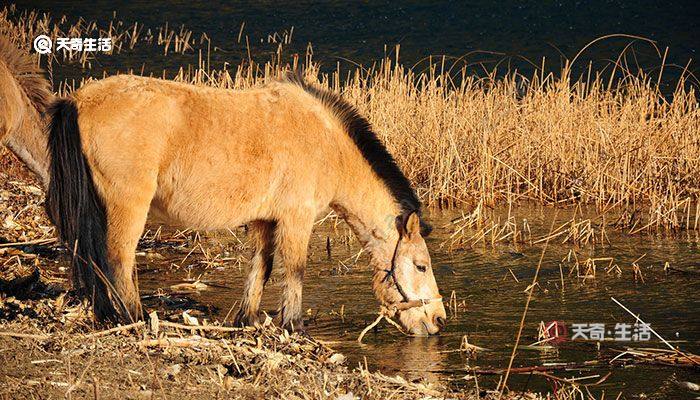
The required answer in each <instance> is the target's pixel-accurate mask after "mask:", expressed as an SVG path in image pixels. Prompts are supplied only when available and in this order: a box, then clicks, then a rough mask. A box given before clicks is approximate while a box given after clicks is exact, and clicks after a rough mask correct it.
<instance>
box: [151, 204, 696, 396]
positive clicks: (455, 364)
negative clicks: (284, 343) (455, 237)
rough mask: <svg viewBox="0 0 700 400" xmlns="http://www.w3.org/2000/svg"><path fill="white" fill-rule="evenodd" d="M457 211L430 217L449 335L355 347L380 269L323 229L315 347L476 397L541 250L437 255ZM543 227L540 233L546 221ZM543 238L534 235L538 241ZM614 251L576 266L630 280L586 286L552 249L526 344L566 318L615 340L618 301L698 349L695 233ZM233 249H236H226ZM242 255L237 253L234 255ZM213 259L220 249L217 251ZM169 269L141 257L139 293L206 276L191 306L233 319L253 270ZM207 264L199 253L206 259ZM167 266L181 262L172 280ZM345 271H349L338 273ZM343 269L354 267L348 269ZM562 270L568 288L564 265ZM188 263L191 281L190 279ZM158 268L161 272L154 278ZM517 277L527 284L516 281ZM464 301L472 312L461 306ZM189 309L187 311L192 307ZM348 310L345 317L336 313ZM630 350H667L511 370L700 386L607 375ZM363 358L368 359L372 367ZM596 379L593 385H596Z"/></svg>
mask: <svg viewBox="0 0 700 400" xmlns="http://www.w3.org/2000/svg"><path fill="white" fill-rule="evenodd" d="M527 213H528V215H529V218H530V222H531V224H533V226H549V225H550V223H551V222H550V221H551V219H552V218H553V216H554V213H553V212H552V211H551V210H541V209H538V208H532V209H528V210H527ZM454 216H455V213H440V214H435V213H434V214H433V215H432V216H431V217H430V218H431V221H432V222H433V223H434V224H435V226H436V227H438V229H436V231H435V233H434V234H433V235H431V237H430V240H429V241H428V245H429V247H430V249H431V253H432V257H433V268H434V271H435V275H436V279H437V281H438V284H439V286H440V289H441V292H442V294H443V296H445V297H449V295H450V294H451V293H452V291H454V292H455V295H456V298H457V300H458V303H461V304H460V307H459V308H458V312H457V314H456V315H451V316H450V318H449V322H448V327H447V328H446V330H445V331H444V332H443V333H442V334H441V335H439V336H438V337H428V338H406V337H403V336H402V335H400V334H399V333H398V332H397V331H395V330H394V329H393V328H391V327H388V326H386V324H383V325H382V327H381V328H380V329H379V330H378V332H377V333H376V334H375V333H372V332H370V333H369V334H368V335H367V336H366V337H365V339H364V342H365V344H363V345H360V344H358V343H357V342H356V339H357V336H358V335H359V333H360V331H361V330H362V329H363V328H364V327H365V326H366V325H368V324H369V323H370V322H371V321H372V320H373V319H374V318H375V317H376V312H377V308H378V305H377V302H376V300H375V298H374V296H373V294H372V292H371V271H370V270H369V268H368V266H367V260H366V259H365V258H364V257H360V258H359V260H358V262H357V263H356V264H355V263H353V261H354V256H355V254H356V253H357V251H358V249H359V247H358V244H357V242H356V241H351V242H350V243H349V244H344V243H343V242H345V240H344V239H343V238H344V237H345V236H344V234H345V233H347V232H345V229H346V228H340V229H339V233H338V232H336V233H334V232H333V231H332V229H331V228H330V227H329V226H325V225H322V226H320V227H318V228H317V229H316V231H315V232H314V234H313V237H312V242H311V251H310V255H309V264H308V267H307V274H306V278H305V284H304V293H305V295H304V309H305V310H308V311H307V316H306V321H307V329H308V331H309V332H310V333H311V334H312V335H313V336H314V337H316V338H319V339H322V340H326V341H329V342H330V345H331V346H332V347H333V348H334V349H336V350H338V351H340V352H343V353H344V354H346V355H347V356H348V358H349V363H350V364H351V365H357V363H359V362H362V363H365V362H366V363H367V364H368V366H369V367H370V368H372V369H378V370H381V371H383V372H386V373H390V374H391V373H396V372H397V371H400V372H402V373H403V374H404V375H407V376H408V377H424V378H427V379H432V380H442V381H443V382H445V381H446V379H450V380H451V383H450V384H452V385H455V386H458V387H464V388H473V386H474V385H473V383H472V381H468V380H464V376H465V375H471V374H469V373H468V372H467V368H475V367H478V368H480V369H502V368H505V367H507V365H508V359H509V357H510V355H511V351H512V345H513V343H514V342H515V336H516V333H517V329H518V326H519V323H520V318H521V315H522V312H523V308H524V305H525V300H526V293H525V292H524V291H525V289H526V288H527V287H528V285H529V284H530V283H531V282H532V279H533V274H534V272H535V269H536V266H537V262H538V260H539V257H540V254H541V251H542V247H541V246H528V245H520V246H518V247H517V248H516V247H513V246H512V245H507V244H500V245H496V246H495V247H488V248H486V247H476V248H473V249H463V250H455V251H451V252H450V251H447V250H445V249H441V248H440V244H441V243H442V242H444V240H445V239H446V238H447V236H448V234H449V233H450V231H449V229H447V228H441V227H442V226H445V225H448V224H449V221H450V219H451V218H453V217H454ZM558 218H559V219H560V220H561V221H565V220H567V219H568V218H570V215H569V212H567V211H561V212H559V215H558ZM545 221H546V224H541V223H542V222H545ZM543 232H544V230H539V231H537V230H536V232H534V234H535V235H539V234H541V233H543ZM328 237H330V238H331V243H332V245H331V256H330V258H329V257H328V254H327V251H326V241H327V238H328ZM234 242H235V241H233V240H231V239H227V238H226V237H221V236H217V237H216V239H214V240H213V241H212V242H210V245H211V246H213V248H215V249H218V248H219V246H220V243H223V246H224V248H228V247H227V245H230V244H231V243H234ZM610 242H611V244H609V245H606V246H600V245H599V246H596V247H595V248H593V247H591V246H588V247H584V248H582V249H578V250H577V254H578V257H579V259H581V260H585V259H587V258H589V257H591V258H597V257H613V259H614V264H617V265H618V266H619V267H620V268H621V270H622V275H621V276H617V275H616V274H607V273H606V272H605V270H604V268H603V266H606V265H607V262H605V263H599V266H598V270H597V274H596V277H595V278H594V279H587V280H585V281H584V280H583V279H581V278H577V277H576V274H575V273H574V274H573V276H569V275H568V272H569V268H570V264H568V263H562V260H563V259H565V258H566V256H567V254H568V253H569V251H570V250H572V248H574V246H573V245H571V244H561V243H551V244H550V245H549V248H548V249H547V252H546V253H545V257H544V260H543V263H542V268H541V271H540V276H539V284H540V286H539V287H538V288H537V289H536V290H535V292H534V295H533V298H532V302H531V303H530V308H529V311H528V315H527V319H526V323H525V325H524V330H523V334H522V339H521V345H528V344H531V343H534V342H535V341H536V340H537V329H538V325H539V323H540V321H544V322H549V321H553V320H558V321H564V322H565V324H566V325H567V327H568V328H569V330H570V335H569V336H571V334H572V332H571V324H573V323H603V324H605V327H606V330H608V331H610V332H609V333H607V334H606V337H611V338H612V337H614V335H615V332H614V327H615V324H617V323H627V324H632V323H633V322H634V319H633V317H631V316H630V315H629V314H627V313H626V312H625V311H624V310H622V309H621V308H620V307H619V306H617V305H616V304H614V303H613V302H612V300H611V299H610V298H611V296H612V297H615V298H616V299H618V300H619V301H620V302H622V303H623V304H624V305H625V306H627V307H628V308H629V309H631V310H633V311H634V312H637V313H639V314H640V316H641V318H642V319H643V320H644V321H646V322H648V323H650V324H651V326H652V328H654V329H655V330H656V331H657V332H658V333H659V334H660V335H661V336H663V337H664V338H666V339H667V340H671V341H673V343H674V344H676V345H678V346H680V348H681V349H684V350H686V351H690V352H694V353H698V351H700V322H698V316H699V315H698V296H697V293H698V291H700V281H698V279H697V276H698V275H697V274H698V273H700V253H699V252H698V247H699V243H700V240H699V239H698V236H697V235H696V234H691V235H690V236H687V235H685V236H682V237H677V238H660V237H649V236H635V237H629V236H622V235H619V234H613V233H610ZM229 250H230V249H229ZM231 253H232V254H233V253H234V252H233V251H231ZM212 254H216V251H215V250H214V251H212ZM644 254H646V255H645V256H644V257H643V258H642V259H641V260H640V261H638V264H639V265H640V266H641V270H642V274H643V278H644V283H642V282H641V281H638V282H635V281H634V279H633V273H632V267H631V264H632V262H633V261H635V260H637V259H638V258H639V257H640V256H642V255H644ZM164 255H165V256H166V260H158V261H156V262H155V263H154V262H152V261H147V260H144V259H142V260H141V265H142V268H141V271H142V272H141V273H140V280H141V287H142V289H145V290H146V291H147V292H150V291H153V290H155V289H158V288H161V289H165V291H166V292H167V288H168V287H169V286H170V285H172V284H176V283H181V282H183V279H185V278H186V277H187V276H190V277H199V278H200V279H201V280H204V281H206V282H208V283H212V284H214V285H217V287H215V288H211V289H210V290H205V291H203V292H201V293H200V294H197V295H191V296H190V297H189V298H190V299H191V300H194V301H195V302H198V303H199V304H200V305H207V306H208V307H209V308H208V310H207V311H206V312H205V315H211V316H212V317H215V318H218V319H219V320H221V319H222V318H224V317H225V316H226V314H228V312H229V310H230V309H231V307H232V306H233V305H234V302H235V301H236V300H239V299H240V296H241V293H242V284H243V281H244V274H245V268H243V269H242V270H239V268H238V267H236V266H230V265H229V266H224V267H223V270H217V269H216V268H207V267H203V266H201V265H197V260H198V258H197V257H195V256H194V255H191V256H190V258H188V260H187V261H186V262H185V263H184V264H183V263H182V262H181V261H182V258H183V257H184V255H183V254H181V253H177V254H170V255H169V254H168V253H164ZM199 257H200V258H199V260H201V256H199ZM170 261H172V262H174V263H175V264H177V265H180V266H181V267H183V268H181V269H179V270H178V271H175V272H173V270H172V269H171V268H170V267H169V265H170ZM341 262H342V264H341ZM666 262H668V263H669V264H670V265H671V266H673V267H674V268H677V269H681V270H686V271H691V272H690V273H689V274H682V273H665V272H664V271H663V266H664V264H665V263H666ZM343 264H345V265H346V266H347V268H346V267H345V266H343ZM560 264H562V268H563V275H564V277H563V281H564V289H563V290H562V287H561V281H562V278H561V276H560V269H559V265H560ZM185 265H190V266H192V268H189V272H185V271H187V270H188V268H186V267H184V266H185ZM154 268H158V269H159V271H158V272H155V271H154ZM509 269H510V270H511V271H512V273H513V275H515V277H516V278H517V279H518V281H516V280H515V279H514V278H513V276H512V275H511V273H510V272H509ZM280 274H281V268H279V267H278V266H276V267H275V269H274V272H273V278H272V283H271V284H268V287H267V289H266V291H265V296H264V300H263V309H266V310H273V309H275V307H276V305H277V301H278V298H279V288H278V287H277V285H276V283H275V282H278V280H279V279H281V275H280ZM462 302H463V303H462ZM189 306H191V305H188V307H189ZM341 306H344V313H343V316H344V320H343V319H341V317H340V316H339V311H340V309H341ZM464 335H467V336H468V339H469V342H470V343H471V344H475V345H477V346H480V347H484V348H487V349H489V351H484V352H478V353H477V354H476V355H475V356H471V357H470V356H468V355H465V354H463V353H459V352H454V351H453V350H456V349H459V346H460V343H461V340H462V337H463V336H464ZM626 346H632V347H655V348H663V347H664V344H663V343H662V342H661V341H659V340H658V339H657V338H655V337H652V339H651V340H650V341H648V342H646V341H645V342H633V341H626V342H620V341H613V340H610V341H606V342H604V343H602V345H601V348H600V350H599V349H598V348H597V346H596V342H594V341H575V342H571V341H567V342H564V343H562V344H560V345H558V346H554V347H553V348H547V349H542V350H536V349H525V348H521V349H520V350H519V351H518V354H517V358H516V360H515V363H514V366H515V367H520V366H536V365H544V364H547V363H582V362H584V361H589V360H600V361H599V362H600V365H597V366H593V367H590V368H586V369H583V370H580V371H568V372H553V374H555V375H557V376H559V377H566V378H571V377H581V376H589V375H594V374H599V375H600V376H603V375H605V374H607V373H608V372H612V375H611V376H610V377H609V378H608V380H607V381H606V382H605V383H603V384H601V385H598V386H595V387H593V388H592V389H591V390H592V391H593V392H594V393H600V392H601V391H605V392H606V393H613V394H617V392H619V391H624V393H625V395H627V396H631V395H638V394H641V393H646V394H647V395H650V396H652V398H653V396H659V397H658V398H670V396H684V395H685V396H688V394H687V392H685V391H684V390H683V389H679V388H678V387H677V386H676V385H675V384H674V383H673V382H674V380H676V379H677V380H681V381H684V380H690V381H693V382H697V381H698V374H697V371H696V372H693V371H691V370H684V369H679V368H670V367H659V366H634V367H629V368H622V367H615V368H613V367H610V366H609V365H607V361H606V359H609V358H610V357H611V356H613V355H615V354H616V353H614V352H613V351H612V349H624V348H625V347H626ZM365 357H366V361H365ZM593 381H594V380H593ZM510 382H511V387H512V388H515V389H524V388H526V387H527V388H529V389H531V390H543V391H544V390H550V391H551V390H553V387H552V386H551V384H550V383H548V382H547V381H546V380H545V379H543V378H541V377H528V376H527V375H515V376H512V377H511V380H510ZM479 383H480V385H481V387H482V388H483V387H494V386H495V384H496V382H495V381H494V378H493V377H492V376H480V377H479Z"/></svg>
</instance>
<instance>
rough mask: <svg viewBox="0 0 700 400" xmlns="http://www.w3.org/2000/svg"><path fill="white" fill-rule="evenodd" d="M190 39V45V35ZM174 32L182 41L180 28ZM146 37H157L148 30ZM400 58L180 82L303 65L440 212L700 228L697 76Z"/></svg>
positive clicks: (255, 78) (251, 81)
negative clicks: (574, 214)
mask: <svg viewBox="0 0 700 400" xmlns="http://www.w3.org/2000/svg"><path fill="white" fill-rule="evenodd" d="M8 15H9V14H8V12H5V13H4V14H0V28H2V29H0V31H5V32H10V31H12V30H16V31H18V32H19V33H17V37H18V41H19V42H23V41H27V40H31V38H32V37H33V35H34V34H37V33H38V32H39V31H40V30H41V29H44V30H45V31H46V32H54V33H56V32H58V28H56V27H55V26H53V27H52V25H51V22H50V20H49V19H48V18H47V17H39V16H36V15H31V14H30V15H27V16H25V17H23V19H22V18H20V21H22V22H19V23H18V22H16V21H15V20H13V21H10V20H9V17H8ZM59 22H61V23H64V22H65V21H64V20H61V21H59ZM79 24H80V26H82V27H85V29H89V30H91V31H94V30H95V29H97V28H96V26H95V25H94V24H92V23H88V22H85V21H81V22H80V23H79ZM113 25H114V24H110V28H109V29H110V32H111V31H112V26H113ZM80 26H78V27H77V28H76V27H68V28H64V29H63V32H74V31H75V30H76V29H77V30H78V31H80ZM140 29H143V27H141V28H140ZM124 31H125V32H129V31H132V32H139V31H138V28H137V27H129V28H128V29H125V30H124ZM180 31H181V32H183V35H184V36H185V39H186V42H187V43H190V42H191V40H190V38H191V36H192V33H191V32H190V31H187V30H186V29H184V28H181V29H180ZM135 36H136V34H131V35H130V34H126V33H121V34H119V35H117V36H116V37H115V47H116V48H118V49H125V48H127V47H128V46H124V45H122V43H120V41H122V40H123V41H129V43H130V45H129V46H130V47H129V48H133V42H134V41H135V40H138V38H137V39H134V37H135ZM239 36H240V35H239ZM168 37H169V41H174V42H178V43H179V42H182V40H181V39H180V38H178V33H177V32H173V33H171V34H169V36H168ZM143 40H145V41H146V42H148V43H151V42H152V40H151V41H150V42H149V41H148V35H144V39H143ZM158 42H160V40H159V41H158ZM239 42H240V38H239ZM285 43H286V41H285ZM153 45H161V44H158V43H154V44H153ZM207 46H210V43H209V44H207ZM280 46H282V44H280ZM280 49H281V47H280ZM208 50H210V47H207V51H208ZM398 50H399V49H396V54H397V56H396V59H392V60H389V59H386V60H383V61H382V62H381V63H379V64H378V65H377V66H375V67H373V68H370V69H363V68H361V67H359V68H357V69H355V70H351V71H339V70H338V71H335V72H333V73H325V74H322V73H319V68H318V65H317V64H316V63H314V61H313V60H312V59H311V56H308V55H307V57H306V58H305V59H304V60H299V59H298V58H293V59H292V61H291V62H289V63H286V62H281V61H280V60H282V57H281V56H280V55H281V54H282V51H281V50H280V51H279V52H278V55H277V57H275V58H274V59H273V61H272V62H268V63H264V64H261V63H254V62H252V60H246V62H243V63H240V64H238V65H237V66H234V67H228V66H225V68H224V69H220V70H216V69H211V68H210V67H209V65H210V63H209V59H210V57H209V54H206V55H201V52H200V56H199V60H200V61H199V65H198V66H196V67H192V66H188V67H183V68H181V69H180V71H179V72H177V73H176V74H175V75H174V76H172V77H171V79H174V80H177V81H184V82H189V83H193V84H197V85H210V86H216V87H223V88H233V89H237V88H245V87H250V86H254V85H258V84H261V83H264V82H266V81H269V80H270V79H276V77H278V76H279V75H280V72H281V71H282V70H284V69H299V70H302V71H303V73H304V75H305V76H306V77H307V79H309V80H312V81H315V82H317V83H318V84H319V85H321V86H324V87H326V88H329V89H330V90H334V91H337V92H341V93H342V94H343V96H344V97H345V98H347V99H348V100H350V101H351V102H352V103H353V104H355V105H356V106H357V107H358V109H359V110H360V111H361V112H362V113H363V114H364V115H366V116H367V117H368V119H369V120H370V121H371V122H372V124H373V126H374V127H375V130H376V131H377V133H378V134H379V136H380V137H381V138H382V140H383V141H384V142H385V143H386V145H387V146H388V148H389V149H390V150H391V152H392V153H393V154H394V156H395V157H396V159H397V161H398V163H399V164H400V165H401V167H402V169H403V170H404V171H405V173H406V174H407V175H408V177H409V178H410V179H411V181H412V182H413V183H414V184H415V186H416V188H417V190H418V192H419V194H420V196H421V198H423V199H424V201H425V203H427V204H428V205H430V206H438V207H452V206H457V207H473V206H475V205H479V207H480V208H482V209H488V208H489V207H495V206H498V205H499V204H509V205H511V206H512V205H514V204H517V203H518V202H521V201H534V202H537V203H540V204H546V205H570V204H591V205H594V206H595V207H596V208H597V209H598V211H599V212H600V213H601V214H603V215H604V214H610V213H612V214H614V218H612V217H611V218H608V220H610V221H612V220H615V221H616V224H617V226H619V227H622V228H625V229H627V230H628V231H629V232H638V231H646V230H654V229H659V228H661V229H668V230H677V229H694V230H697V229H699V228H700V226H699V225H700V223H699V219H700V201H699V200H700V109H699V107H698V98H697V95H696V92H695V89H694V88H693V86H692V85H689V84H687V83H688V82H686V79H693V78H694V77H693V76H692V74H683V75H682V76H681V78H680V80H679V82H678V85H677V87H676V90H675V92H674V93H673V95H672V96H664V95H662V93H661V91H660V89H659V85H658V82H659V81H660V75H659V77H653V78H652V77H651V76H649V75H645V74H644V73H641V72H640V73H632V72H630V70H629V69H627V68H628V67H627V66H626V65H625V64H624V63H621V62H619V63H616V64H615V68H614V72H612V74H613V75H614V76H618V79H612V78H611V75H610V73H608V74H607V75H604V74H602V73H596V72H595V71H590V70H589V71H588V74H585V75H584V76H583V78H581V79H573V78H572V73H571V66H570V65H569V63H567V64H566V65H565V66H564V67H563V69H562V70H561V71H560V72H559V73H558V74H545V73H544V72H542V71H541V70H539V71H538V72H536V73H534V74H533V75H532V76H529V77H525V76H523V75H521V74H519V73H517V72H515V71H512V72H508V73H505V74H497V73H496V71H494V72H492V73H490V74H488V75H487V76H484V77H477V76H473V75H469V74H468V72H467V69H466V67H454V66H453V67H449V66H446V65H445V63H444V60H438V61H437V62H435V63H430V65H429V66H428V67H427V68H425V69H424V70H422V71H417V70H414V69H411V68H407V67H405V66H403V65H401V64H400V63H399V62H398V53H399V51H398ZM166 52H167V47H166ZM620 59H621V58H618V60H620ZM660 64H661V66H662V69H663V60H660ZM620 71H622V72H620ZM620 73H621V74H622V78H619V74H620ZM615 74H617V75H615ZM696 82H697V80H696ZM54 86H55V87H59V88H61V91H62V92H63V91H70V90H71V88H74V85H66V84H65V83H63V84H60V83H58V84H55V85H54ZM78 86H79V85H78ZM671 99H672V100H671Z"/></svg>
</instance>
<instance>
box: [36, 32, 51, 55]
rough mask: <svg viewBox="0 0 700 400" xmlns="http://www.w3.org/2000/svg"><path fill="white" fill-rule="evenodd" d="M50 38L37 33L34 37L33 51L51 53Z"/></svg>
mask: <svg viewBox="0 0 700 400" xmlns="http://www.w3.org/2000/svg"><path fill="white" fill-rule="evenodd" d="M52 46H53V43H51V38H50V37H48V36H46V35H39V36H37V37H36V38H34V51H36V52H37V53H39V54H49V53H51V47H52Z"/></svg>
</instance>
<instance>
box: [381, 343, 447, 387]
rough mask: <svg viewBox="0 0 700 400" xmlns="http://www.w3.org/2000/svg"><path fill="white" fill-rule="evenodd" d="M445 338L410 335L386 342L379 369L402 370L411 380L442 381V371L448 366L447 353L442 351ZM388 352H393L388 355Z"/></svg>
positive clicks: (383, 371)
mask: <svg viewBox="0 0 700 400" xmlns="http://www.w3.org/2000/svg"><path fill="white" fill-rule="evenodd" d="M443 340H444V339H443V338H442V337H439V336H428V337H425V336H424V337H409V338H404V339H398V340H395V341H394V342H393V343H391V344H390V345H389V344H384V345H383V349H382V353H383V354H384V357H382V358H381V361H380V362H381V364H380V365H378V369H379V370H380V371H381V372H382V373H385V374H388V375H394V374H395V373H396V372H397V371H401V372H402V375H403V376H404V377H405V378H406V379H409V380H413V379H426V380H427V381H428V382H430V383H436V384H437V383H439V382H440V371H442V370H445V369H446V368H447V367H446V365H447V355H448V354H447V353H441V352H440V349H441V348H443V349H444V346H441V343H442V341H443ZM387 354H392V356H391V357H387V356H386V355H387Z"/></svg>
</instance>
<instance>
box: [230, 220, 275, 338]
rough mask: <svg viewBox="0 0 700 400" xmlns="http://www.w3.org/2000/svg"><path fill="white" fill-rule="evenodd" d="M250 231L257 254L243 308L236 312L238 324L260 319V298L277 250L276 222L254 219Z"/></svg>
mask: <svg viewBox="0 0 700 400" xmlns="http://www.w3.org/2000/svg"><path fill="white" fill-rule="evenodd" d="M248 231H249V232H250V235H251V237H252V239H253V242H254V245H255V254H254V255H253V259H252V260H251V266H250V273H249V274H248V279H247V280H246V283H245V289H244V291H243V300H242V301H241V308H240V309H239V310H238V313H237V314H236V319H235V322H234V323H235V324H236V325H242V326H245V325H255V324H257V323H258V322H259V321H258V313H259V310H260V300H261V299H262V294H263V289H264V288H265V283H267V280H268V279H269V278H270V272H271V271H272V262H273V258H274V252H275V243H274V240H275V237H274V235H275V222H273V221H254V222H252V223H250V224H249V225H248Z"/></svg>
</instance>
